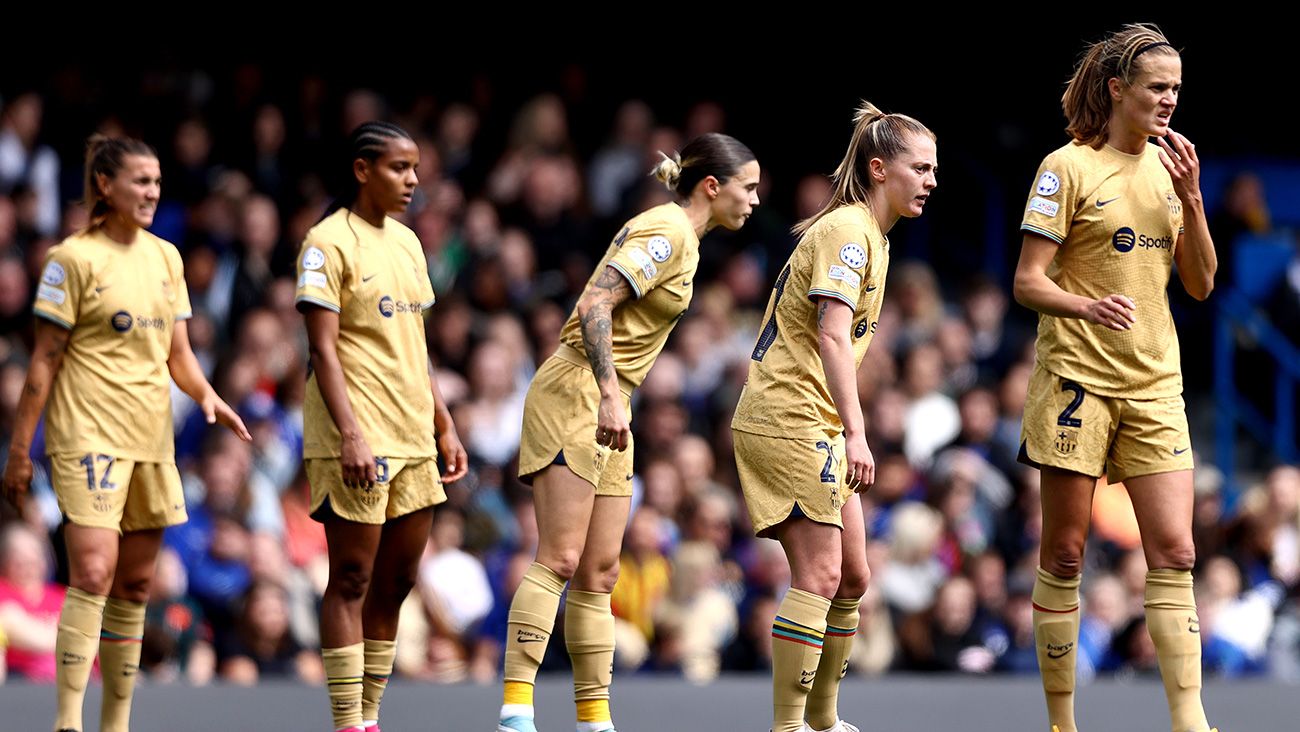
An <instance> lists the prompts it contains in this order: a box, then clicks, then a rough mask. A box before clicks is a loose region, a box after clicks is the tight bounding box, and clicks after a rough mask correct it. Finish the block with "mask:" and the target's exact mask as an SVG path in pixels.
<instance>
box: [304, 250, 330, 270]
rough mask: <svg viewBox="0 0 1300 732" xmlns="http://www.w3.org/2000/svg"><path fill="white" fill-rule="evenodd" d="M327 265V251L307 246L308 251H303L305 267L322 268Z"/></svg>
mask: <svg viewBox="0 0 1300 732" xmlns="http://www.w3.org/2000/svg"><path fill="white" fill-rule="evenodd" d="M324 266H325V252H322V251H321V250H319V249H317V248H316V247H307V251H305V252H303V253H302V268H303V269H320V268H321V267H324Z"/></svg>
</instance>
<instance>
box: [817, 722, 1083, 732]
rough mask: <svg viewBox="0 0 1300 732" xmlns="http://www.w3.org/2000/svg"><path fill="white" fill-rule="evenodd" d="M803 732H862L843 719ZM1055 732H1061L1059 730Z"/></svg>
mask: <svg viewBox="0 0 1300 732" xmlns="http://www.w3.org/2000/svg"><path fill="white" fill-rule="evenodd" d="M803 732H862V730H860V729H858V728H857V727H856V726H854V725H852V724H849V723H848V722H845V721H844V720H842V719H841V720H839V721H837V722H836V723H835V724H834V725H832V726H831V728H830V729H828V730H815V729H813V728H812V725H811V724H808V723H807V722H804V723H803ZM1055 732H1059V730H1057V731H1055Z"/></svg>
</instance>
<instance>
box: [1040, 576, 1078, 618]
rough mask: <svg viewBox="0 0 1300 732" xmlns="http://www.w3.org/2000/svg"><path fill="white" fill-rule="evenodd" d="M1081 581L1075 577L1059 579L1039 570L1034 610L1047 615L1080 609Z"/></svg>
mask: <svg viewBox="0 0 1300 732" xmlns="http://www.w3.org/2000/svg"><path fill="white" fill-rule="evenodd" d="M1079 580H1080V578H1079V577H1078V576H1077V575H1076V576H1074V577H1057V576H1056V575H1054V574H1052V573H1051V572H1048V571H1046V570H1044V569H1043V568H1042V567H1039V568H1038V576H1037V577H1036V579H1035V582H1034V591H1033V595H1032V597H1031V600H1032V602H1033V605H1034V609H1035V610H1038V611H1039V612H1046V613H1058V614H1064V613H1072V612H1075V611H1077V610H1078V609H1079Z"/></svg>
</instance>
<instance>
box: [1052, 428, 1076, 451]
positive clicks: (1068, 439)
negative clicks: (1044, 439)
mask: <svg viewBox="0 0 1300 732" xmlns="http://www.w3.org/2000/svg"><path fill="white" fill-rule="evenodd" d="M1052 446H1053V447H1055V448H1056V452H1057V453H1058V454H1061V455H1069V454H1070V453H1072V452H1074V451H1075V450H1077V449H1078V448H1079V433H1078V431H1077V430H1057V431H1056V440H1055V442H1053V444H1052Z"/></svg>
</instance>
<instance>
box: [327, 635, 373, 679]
mask: <svg viewBox="0 0 1300 732" xmlns="http://www.w3.org/2000/svg"><path fill="white" fill-rule="evenodd" d="M320 655H321V660H322V661H324V662H325V683H326V684H327V685H329V686H340V685H345V684H360V683H361V675H362V674H363V673H365V667H366V651H365V644H364V643H353V644H352V645H350V646H342V647H341V648H322V649H321V651H320Z"/></svg>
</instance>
